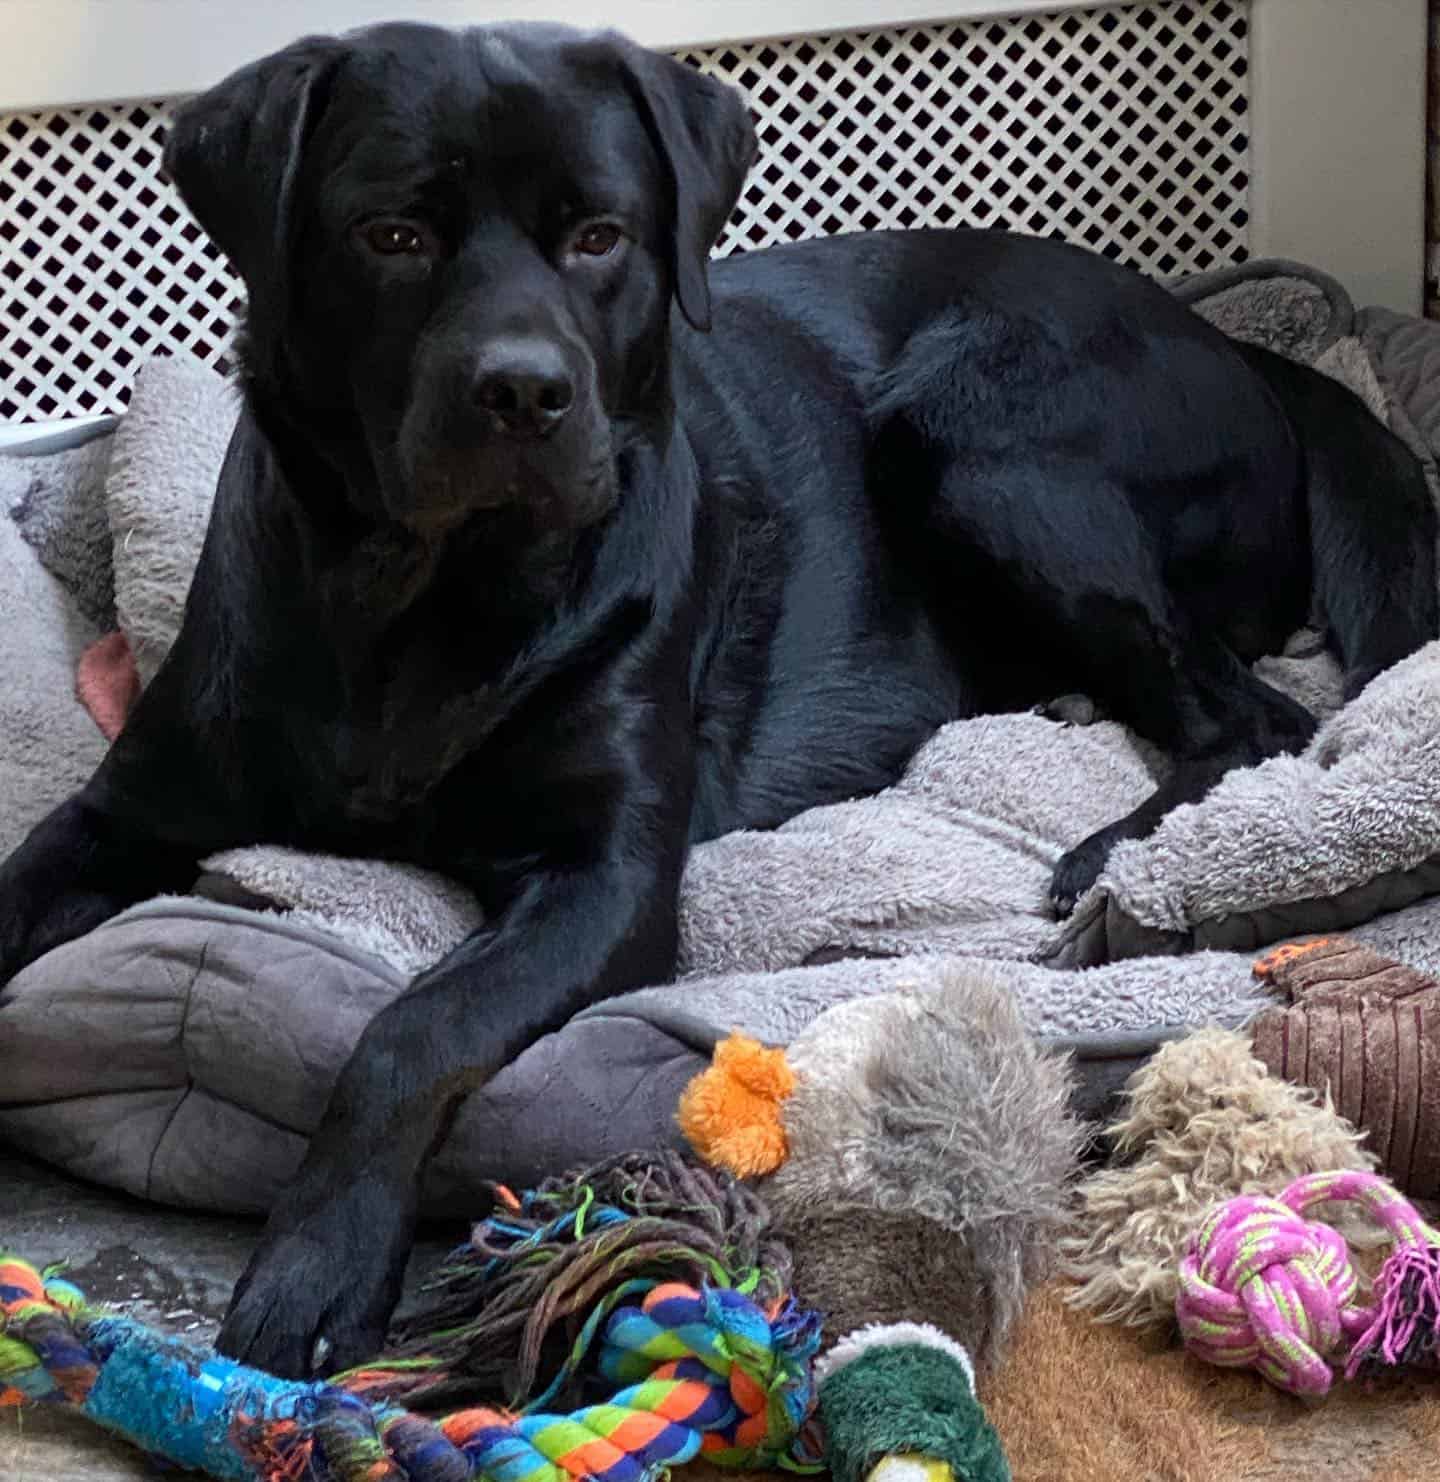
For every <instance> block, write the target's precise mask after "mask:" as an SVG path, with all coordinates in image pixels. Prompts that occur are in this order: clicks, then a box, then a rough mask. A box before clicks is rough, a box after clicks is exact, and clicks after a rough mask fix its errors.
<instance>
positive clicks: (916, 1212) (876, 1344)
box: [680, 963, 1083, 1482]
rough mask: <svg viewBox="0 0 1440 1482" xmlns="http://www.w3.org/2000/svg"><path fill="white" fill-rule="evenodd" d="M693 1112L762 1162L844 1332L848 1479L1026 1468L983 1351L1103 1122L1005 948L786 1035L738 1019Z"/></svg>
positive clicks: (763, 1183) (839, 1395)
mask: <svg viewBox="0 0 1440 1482" xmlns="http://www.w3.org/2000/svg"><path fill="white" fill-rule="evenodd" d="M680 1124H681V1128H682V1130H683V1131H684V1132H685V1134H686V1136H687V1137H688V1138H689V1139H690V1142H691V1145H692V1146H693V1147H694V1148H695V1149H696V1150H697V1152H699V1153H700V1155H701V1156H702V1157H704V1158H706V1159H707V1160H708V1161H710V1162H713V1163H715V1164H718V1165H720V1166H722V1167H726V1168H729V1169H730V1170H731V1171H732V1172H735V1173H738V1174H740V1175H742V1176H744V1177H746V1178H748V1179H751V1180H752V1181H753V1187H754V1188H755V1190H756V1191H757V1192H758V1193H759V1195H760V1196H761V1197H762V1198H763V1199H764V1200H765V1202H766V1204H767V1206H768V1207H769V1208H770V1210H771V1211H772V1213H773V1215H774V1217H775V1220H776V1223H777V1228H778V1229H779V1230H780V1231H781V1232H782V1233H783V1235H784V1236H785V1239H786V1243H787V1245H788V1247H789V1248H790V1250H791V1251H792V1253H793V1255H794V1260H795V1284H796V1287H797V1289H798V1290H800V1291H802V1292H804V1294H805V1299H806V1301H807V1302H810V1303H813V1304H814V1305H815V1306H816V1307H818V1308H819V1309H820V1311H821V1312H822V1313H823V1315H824V1318H825V1326H826V1329H827V1332H829V1333H830V1334H832V1335H833V1338H834V1339H836V1340H838V1341H832V1343H831V1345H830V1346H829V1348H828V1349H827V1351H826V1352H825V1353H824V1354H823V1355H822V1356H821V1358H820V1361H819V1366H818V1371H817V1372H818V1374H819V1376H820V1382H819V1386H818V1413H819V1416H820V1419H821V1422H822V1426H823V1429H824V1431H825V1433H826V1436H827V1438H828V1443H829V1444H828V1448H827V1452H826V1461H827V1465H828V1466H829V1468H830V1471H831V1472H832V1474H833V1475H834V1477H835V1478H836V1482H861V1479H865V1478H868V1479H869V1482H887V1479H891V1478H892V1477H893V1479H894V1482H902V1479H904V1482H1001V1479H1004V1478H1008V1477H1009V1475H1010V1472H1009V1466H1008V1464H1007V1462H1006V1460H1005V1456H1004V1452H1003V1450H1002V1448H1001V1445H1000V1440H999V1437H998V1436H997V1435H996V1433H995V1430H994V1428H993V1427H992V1425H991V1423H990V1421H989V1419H988V1417H987V1416H986V1414H985V1411H984V1409H983V1407H982V1405H981V1400H980V1392H979V1389H978V1388H977V1371H978V1375H979V1381H980V1383H981V1384H983V1381H984V1379H985V1377H986V1375H987V1374H988V1373H989V1372H990V1371H991V1370H993V1368H994V1366H995V1365H996V1364H997V1363H998V1361H999V1359H1000V1358H1001V1356H1002V1355H1003V1352H1004V1349H1005V1345H1006V1341H1007V1339H1008V1337H1009V1334H1010V1332H1011V1329H1012V1327H1013V1325H1014V1323H1015V1321H1016V1319H1017V1318H1018V1316H1019V1314H1020V1312H1021V1310H1022V1308H1023V1305H1024V1302H1025V1297H1026V1294H1027V1292H1028V1290H1029V1288H1030V1287H1031V1286H1032V1285H1033V1284H1034V1282H1036V1281H1037V1280H1038V1279H1040V1278H1041V1277H1042V1276H1044V1275H1045V1274H1047V1272H1048V1269H1049V1267H1050V1264H1051V1261H1052V1259H1053V1253H1054V1250H1055V1246H1056V1243H1057V1240H1058V1236H1059V1232H1060V1229H1061V1228H1062V1227H1063V1225H1064V1222H1065V1219H1066V1214H1067V1194H1068V1186H1069V1183H1070V1180H1071V1179H1072V1177H1073V1175H1074V1172H1075V1169H1076V1167H1077V1164H1078V1150H1079V1145H1080V1143H1081V1141H1082V1138H1083V1132H1082V1129H1081V1127H1080V1126H1079V1124H1078V1122H1077V1121H1076V1119H1075V1117H1074V1116H1073V1114H1072V1112H1071V1110H1070V1082H1069V1072H1068V1069H1067V1067H1066V1064H1065V1063H1064V1062H1063V1061H1062V1060H1060V1059H1058V1058H1056V1057H1054V1056H1050V1055H1046V1054H1045V1053H1043V1052H1042V1051H1041V1050H1040V1048H1039V1047H1038V1046H1037V1045H1036V1043H1035V1041H1034V1040H1033V1039H1032V1038H1031V1037H1030V1036H1029V1035H1028V1034H1027V1033H1026V1032H1025V1029H1024V1027H1023V1025H1022V1024H1021V1022H1020V1018H1019V1014H1018V1011H1017V1009H1016V1006H1015V999H1014V996H1013V994H1012V993H1011V992H1010V989H1009V982H1008V977H1007V973H1006V969H1005V967H1004V966H1003V965H999V964H994V965H992V964H979V963H974V964H964V965H958V966H956V967H955V968H954V969H952V970H948V971H946V972H944V973H943V974H942V975H941V978H940V982H939V985H938V986H937V987H931V988H928V989H926V990H920V989H914V990H912V989H908V988H902V989H900V990H898V991H896V992H893V993H888V994H880V995H875V996H872V997H869V998H863V999H856V1000H853V1001H851V1002H848V1003H842V1004H839V1005H837V1006H835V1007H834V1008H831V1009H829V1010H827V1011H826V1012H825V1013H823V1014H821V1015H819V1016H818V1017H817V1018H816V1019H814V1020H813V1021H812V1022H811V1023H810V1024H809V1025H808V1026H807V1027H806V1028H805V1029H803V1030H802V1031H801V1032H800V1033H799V1034H798V1035H796V1036H795V1038H794V1039H792V1040H791V1042H790V1043H789V1044H788V1045H787V1046H786V1047H785V1049H784V1050H779V1049H774V1048H770V1047H766V1046H763V1045H759V1044H756V1043H755V1042H753V1041H747V1040H744V1039H742V1038H739V1037H732V1038H731V1039H729V1040H726V1041H724V1042H722V1043H721V1044H720V1045H719V1047H718V1048H717V1050H716V1052H715V1056H714V1061H713V1064H712V1065H711V1067H710V1069H709V1070H707V1071H706V1072H705V1073H704V1074H703V1075H702V1076H700V1077H699V1078H698V1079H697V1080H696V1081H694V1082H692V1084H691V1086H690V1087H689V1088H688V1090H687V1092H686V1093H685V1095H684V1097H683V1098H682V1102H681V1106H680Z"/></svg>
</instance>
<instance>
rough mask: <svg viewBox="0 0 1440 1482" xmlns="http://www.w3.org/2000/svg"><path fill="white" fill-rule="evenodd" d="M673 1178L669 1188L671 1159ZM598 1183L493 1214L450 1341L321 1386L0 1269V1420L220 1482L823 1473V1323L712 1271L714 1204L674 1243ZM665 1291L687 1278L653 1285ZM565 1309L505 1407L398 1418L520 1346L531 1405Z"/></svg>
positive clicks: (671, 1223) (450, 1283)
mask: <svg viewBox="0 0 1440 1482" xmlns="http://www.w3.org/2000/svg"><path fill="white" fill-rule="evenodd" d="M668 1171H669V1172H670V1173H672V1174H676V1173H679V1172H680V1170H679V1168H678V1160H677V1163H676V1165H674V1166H672V1167H671V1168H670V1169H669V1170H668ZM599 1172H600V1175H601V1176H600V1177H599V1178H598V1179H596V1178H591V1179H588V1180H587V1181H584V1182H581V1183H578V1184H576V1183H570V1184H560V1183H556V1184H552V1185H546V1186H544V1187H543V1188H541V1189H539V1190H537V1191H535V1192H534V1193H532V1194H530V1195H527V1196H526V1198H525V1199H523V1200H516V1199H514V1198H513V1196H507V1197H508V1201H509V1203H510V1205H511V1207H510V1208H509V1209H508V1210H507V1211H506V1212H505V1213H503V1214H501V1215H497V1216H496V1217H494V1218H492V1219H490V1220H487V1221H486V1222H485V1223H484V1224H483V1225H481V1226H479V1227H477V1230H476V1236H475V1239H474V1241H473V1243H472V1245H471V1246H470V1247H467V1248H466V1249H465V1250H464V1251H463V1252H462V1253H461V1256H460V1258H459V1259H458V1260H457V1261H456V1262H455V1263H454V1264H452V1266H451V1268H450V1269H449V1270H448V1271H447V1273H446V1275H445V1278H444V1281H443V1282H442V1284H441V1291H442V1294H443V1297H442V1306H443V1310H447V1311H448V1312H449V1313H450V1314H451V1316H452V1318H456V1317H458V1318H459V1321H458V1325H457V1326H454V1327H452V1328H451V1329H450V1330H449V1331H447V1332H444V1333H443V1334H441V1335H440V1336H439V1337H438V1339H437V1340H436V1341H435V1342H434V1343H432V1344H430V1345H429V1346H428V1348H427V1347H425V1346H423V1345H420V1344H419V1343H418V1341H417V1340H414V1339H412V1340H409V1341H408V1342H406V1343H402V1345H401V1346H400V1347H399V1348H398V1349H396V1350H393V1351H391V1352H390V1353H388V1354H387V1355H386V1356H385V1357H384V1358H382V1359H381V1360H379V1361H377V1363H376V1364H375V1365H374V1366H370V1367H367V1368H364V1369H358V1370H352V1371H351V1372H350V1373H348V1374H344V1375H340V1376H338V1377H336V1378H335V1379H333V1380H331V1381H329V1382H317V1383H291V1382H288V1381H284V1380H278V1379H275V1378H273V1377H271V1376H269V1375H266V1374H262V1373H260V1372H258V1371H257V1370H254V1369H248V1368H245V1367H243V1366H241V1365H238V1364H235V1363H232V1362H231V1361H229V1360H228V1359H223V1358H220V1357H218V1356H217V1355H215V1354H214V1353H213V1352H210V1351H208V1350H204V1349H201V1348H200V1347H198V1346H197V1345H194V1344H192V1343H190V1342H187V1341H185V1340H183V1339H178V1338H171V1337H168V1336H165V1335H163V1334H160V1333H157V1332H155V1331H154V1330H152V1329H149V1328H146V1327H145V1326H143V1325H142V1324H140V1323H137V1322H134V1321H132V1320H130V1319H129V1318H125V1317H119V1316H115V1315H112V1314H107V1313H105V1312H102V1311H99V1310H97V1309H93V1308H91V1307H89V1306H88V1305H87V1304H86V1301H85V1299H84V1297H83V1296H82V1294H81V1293H80V1292H79V1291H78V1290H77V1289H76V1288H75V1287H73V1286H71V1285H70V1284H69V1283H68V1282H65V1281H63V1280H61V1279H60V1278H59V1277H58V1276H56V1275H55V1274H53V1273H43V1274H42V1273H41V1272H39V1271H37V1270H36V1269H35V1268H34V1267H33V1266H31V1265H29V1264H27V1263H26V1262H24V1261H21V1260H18V1259H15V1258H13V1257H8V1256H0V1406H6V1405H17V1404H56V1405H63V1406H67V1407H70V1408H72V1409H75V1410H78V1411H79V1412H80V1413H81V1414H84V1415H86V1416H88V1417H89V1418H90V1419H92V1420H94V1421H96V1422H97V1423H98V1424H100V1425H102V1426H104V1427H105V1428H106V1429H107V1430H110V1431H113V1432H116V1433H118V1434H120V1435H122V1436H124V1437H126V1438H127V1439H128V1440H130V1441H132V1442H134V1443H135V1444H136V1445H138V1446H140V1447H141V1448H142V1449H144V1450H146V1451H149V1452H151V1453H153V1454H155V1455H158V1456H162V1457H164V1458H166V1459H167V1460H169V1461H172V1462H175V1463H178V1464H179V1465H181V1466H186V1467H191V1468H193V1469H195V1470H197V1471H203V1472H207V1473H209V1474H210V1475H211V1476H213V1477H218V1478H222V1479H225V1482H301V1479H304V1482H466V1479H469V1478H484V1479H487V1482H569V1479H570V1478H575V1477H584V1478H594V1479H597V1482H654V1479H656V1478H658V1477H659V1476H660V1475H661V1473H663V1472H664V1471H665V1470H666V1469H667V1468H669V1467H671V1466H675V1465H678V1464H680V1463H682V1462H685V1461H689V1460H691V1459H692V1458H693V1457H695V1456H697V1455H699V1454H700V1453H702V1452H703V1453H704V1454H705V1455H706V1457H707V1458H708V1459H710V1460H712V1461H715V1462H717V1463H720V1464H722V1465H735V1466H748V1467H760V1466H769V1465H779V1466H784V1467H788V1468H790V1469H792V1470H797V1471H810V1470H818V1458H817V1457H816V1456H815V1454H814V1453H813V1451H811V1450H810V1449H809V1446H808V1442H807V1441H806V1439H805V1437H804V1435H803V1432H804V1429H805V1425H806V1421H807V1418H808V1417H809V1414H810V1411H811V1408H812V1400H813V1387H812V1384H813V1381H812V1360H813V1357H814V1355H815V1353H816V1350H817V1349H818V1347H819V1342H820V1331H819V1322H818V1319H817V1318H816V1317H815V1316H814V1315H812V1314H809V1313H805V1312H803V1311H801V1310H800V1309H799V1308H798V1307H797V1306H796V1305H795V1303H794V1302H793V1300H791V1299H790V1298H789V1297H788V1296H787V1295H785V1294H784V1293H783V1292H779V1293H775V1294H774V1295H772V1296H770V1297H769V1298H768V1299H767V1298H766V1297H765V1295H764V1293H765V1291H766V1289H767V1288H768V1287H771V1286H773V1281H774V1277H773V1273H765V1272H762V1271H761V1270H759V1269H758V1268H751V1269H749V1270H743V1269H742V1270H740V1271H738V1272H737V1271H734V1270H731V1269H727V1268H726V1267H725V1266H723V1265H722V1264H721V1263H720V1262H718V1261H717V1260H716V1259H715V1256H714V1254H713V1249H712V1248H711V1247H713V1245H714V1242H715V1239H716V1238H717V1237H718V1238H723V1239H731V1238H733V1237H734V1235H735V1229H734V1227H733V1226H734V1222H733V1220H732V1221H728V1222H727V1220H725V1219H724V1218H723V1217H722V1216H721V1212H720V1211H718V1210H717V1209H716V1208H715V1206H714V1205H713V1204H712V1206H711V1207H710V1208H709V1210H708V1211H705V1213H708V1214H709V1216H710V1219H709V1227H708V1228H707V1227H706V1224H705V1220H704V1219H703V1218H702V1219H701V1221H700V1228H699V1230H698V1238H696V1239H692V1240H691V1241H689V1242H683V1241H681V1240H679V1239H674V1238H664V1237H663V1232H664V1231H666V1230H667V1229H669V1230H672V1232H673V1231H674V1230H676V1229H678V1228H679V1227H680V1226H681V1224H682V1222H681V1221H680V1220H679V1219H678V1217H676V1216H674V1215H673V1214H672V1215H669V1216H665V1215H656V1214H655V1213H653V1212H650V1211H649V1210H647V1208H646V1205H645V1199H646V1197H647V1195H646V1184H645V1180H646V1179H647V1178H650V1177H651V1176H652V1175H653V1173H654V1170H653V1168H652V1169H649V1170H645V1171H641V1170H640V1169H639V1168H638V1165H634V1164H627V1163H623V1162H622V1163H619V1164H616V1165H610V1166H609V1167H607V1168H606V1169H604V1170H600V1171H599ZM683 1178H684V1179H685V1180H688V1181H689V1183H690V1184H691V1185H694V1184H695V1182H696V1181H697V1179H703V1178H704V1175H697V1174H695V1173H693V1172H690V1171H684V1173H683ZM652 1182H653V1180H652ZM671 1182H672V1185H673V1184H674V1183H675V1181H674V1180H672V1181H671ZM717 1187H718V1186H716V1185H714V1184H712V1185H711V1189H710V1192H712V1193H713V1192H716V1189H717ZM691 1191H692V1192H694V1189H693V1188H692V1190H691ZM650 1192H651V1193H653V1192H654V1189H653V1187H651V1189H650ZM667 1192H669V1193H670V1194H672V1195H673V1194H674V1192H675V1188H674V1187H672V1188H670V1189H669V1190H668V1191H667ZM720 1192H721V1193H722V1194H723V1196H724V1198H725V1199H726V1200H728V1203H729V1212H730V1213H732V1214H734V1213H736V1212H737V1211H738V1212H740V1213H741V1214H743V1213H744V1212H745V1209H746V1206H745V1199H746V1196H745V1195H744V1194H743V1193H742V1192H740V1191H738V1190H735V1189H730V1188H727V1189H724V1190H721V1191H720ZM606 1194H609V1195H612V1196H614V1197H613V1202H612V1200H611V1199H607V1198H606V1197H604V1195H606ZM627 1195H628V1198H626V1197H625V1196H627ZM627 1203H628V1205H629V1207H625V1205H626V1204H627ZM587 1227H588V1228H587ZM689 1233H690V1234H691V1235H692V1236H695V1235H696V1234H697V1231H696V1229H694V1228H691V1230H690V1232H689ZM657 1235H661V1236H662V1238H660V1239H658V1240H657V1238H656V1237H657ZM742 1243H743V1242H742ZM669 1270H676V1271H682V1272H690V1273H693V1272H694V1271H696V1270H699V1271H701V1272H703V1279H702V1280H700V1281H698V1282H696V1281H683V1280H674V1279H665V1276H664V1274H663V1273H664V1272H665V1271H669ZM537 1273H543V1275H544V1277H545V1280H544V1282H543V1286H544V1290H545V1292H546V1294H547V1301H546V1302H545V1303H543V1304H539V1305H536V1304H531V1307H530V1309H529V1310H528V1311H522V1310H521V1307H520V1304H519V1303H517V1302H516V1301H515V1300H514V1298H515V1295H516V1293H517V1292H521V1293H527V1292H529V1291H530V1290H531V1289H532V1287H533V1286H534V1283H535V1277H536V1274H537ZM657 1273H660V1274H657ZM577 1276H578V1277H579V1278H580V1279H579V1280H578V1281H577V1280H576V1279H575V1278H576V1277H577ZM462 1307H463V1308H467V1309H469V1310H468V1312H461V1311H460V1309H461V1308H462ZM582 1308H584V1309H585V1316H584V1319H583V1321H577V1322H571V1323H569V1325H568V1326H569V1329H570V1331H569V1333H568V1338H569V1341H568V1356H567V1357H566V1358H565V1360H564V1362H563V1363H562V1364H561V1365H560V1366H559V1371H558V1373H557V1374H556V1375H555V1376H554V1377H553V1378H552V1380H551V1381H550V1382H549V1383H548V1384H547V1385H546V1386H545V1387H544V1389H543V1390H542V1391H540V1392H539V1393H537V1394H532V1395H529V1396H528V1397H527V1398H526V1399H525V1400H524V1401H523V1402H522V1403H520V1404H518V1405H515V1406H514V1407H510V1408H505V1409H501V1408H491V1407H482V1408H475V1409H466V1410H461V1411H459V1412H457V1413H455V1414H451V1415H449V1416H446V1417H445V1418H444V1419H441V1420H437V1421H432V1420H429V1419H425V1418H422V1417H421V1416H420V1415H417V1414H415V1413H413V1412H412V1411H410V1410H408V1409H405V1408H403V1407H402V1406H401V1405H400V1404H399V1403H398V1402H397V1401H398V1397H399V1396H401V1395H405V1396H407V1397H410V1398H415V1397H417V1396H418V1397H422V1398H423V1397H430V1396H433V1395H435V1394H438V1393H441V1392H445V1391H447V1390H450V1389H455V1388H460V1387H472V1388H473V1386H472V1385H470V1384H468V1382H467V1379H466V1377H465V1375H464V1373H463V1370H464V1367H465V1364H464V1360H465V1356H466V1354H467V1353H468V1352H469V1351H471V1349H472V1347H473V1345H474V1344H475V1343H476V1342H477V1341H478V1340H479V1339H480V1338H481V1337H482V1336H483V1337H484V1339H485V1340H486V1342H485V1347H486V1349H487V1351H488V1352H492V1353H493V1352H495V1351H498V1350H501V1349H505V1348H507V1346H508V1348H509V1350H511V1351H512V1354H513V1351H514V1350H515V1347H516V1342H517V1341H518V1343H519V1350H520V1351H519V1353H518V1355H515V1356H516V1357H517V1359H518V1366H517V1370H516V1374H517V1377H518V1379H519V1381H520V1382H521V1383H522V1384H523V1385H528V1384H529V1380H530V1379H531V1378H533V1377H534V1370H535V1363H534V1362H532V1361H538V1359H539V1356H540V1355H541V1353H542V1351H543V1350H544V1349H545V1347H546V1343H545V1339H546V1336H547V1334H549V1333H550V1332H551V1330H552V1329H553V1328H554V1324H555V1319H556V1318H557V1317H559V1318H562V1319H564V1318H578V1316H579V1313H580V1311H581V1309H582ZM436 1310H437V1311H438V1310H441V1309H439V1308H437V1309H436ZM512 1319H518V1320H512ZM507 1335H508V1337H509V1339H510V1340H511V1341H510V1342H509V1343H508V1345H507V1343H506V1342H505V1338H506V1336H507ZM562 1336H563V1335H562ZM552 1346H553V1345H552ZM587 1360H589V1361H590V1362H588V1363H586V1362H585V1361H587ZM586 1369H588V1370H589V1372H582V1370H586ZM527 1376H528V1377H527ZM602 1381H603V1382H605V1383H608V1384H612V1385H613V1384H618V1385H619V1386H621V1387H620V1388H619V1389H618V1391H616V1392H613V1393H610V1394H608V1395H606V1396H605V1397H604V1398H603V1399H600V1400H598V1401H597V1402H593V1403H587V1404H584V1405H582V1406H581V1407H580V1408H579V1409H576V1410H573V1411H571V1412H569V1413H564V1414H561V1413H552V1412H550V1411H549V1410H548V1409H547V1407H548V1406H549V1405H550V1404H552V1403H553V1400H554V1397H555V1396H556V1394H557V1393H559V1392H560V1391H561V1390H562V1389H568V1388H577V1387H578V1388H580V1389H588V1390H593V1389H594V1388H595V1387H596V1386H597V1384H598V1383H600V1382H602Z"/></svg>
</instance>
